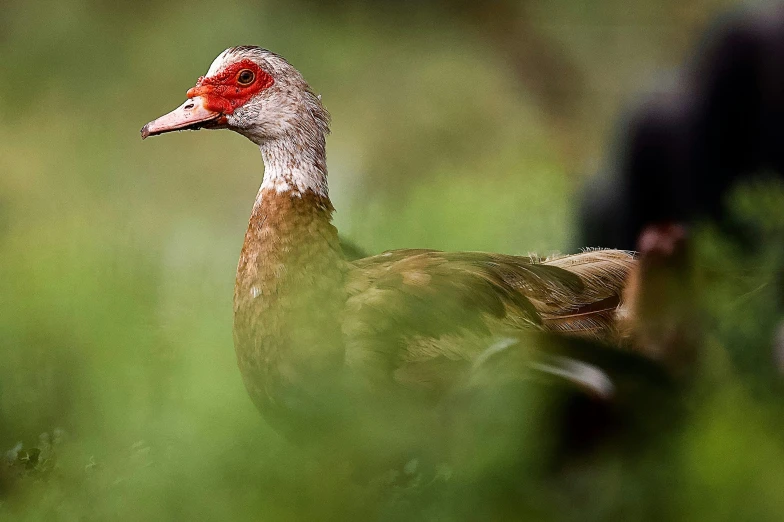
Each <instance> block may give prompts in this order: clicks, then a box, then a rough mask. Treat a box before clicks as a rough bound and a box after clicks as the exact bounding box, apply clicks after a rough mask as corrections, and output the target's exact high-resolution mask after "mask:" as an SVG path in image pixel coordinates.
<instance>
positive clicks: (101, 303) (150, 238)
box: [0, 0, 784, 521]
mask: <svg viewBox="0 0 784 522" xmlns="http://www.w3.org/2000/svg"><path fill="white" fill-rule="evenodd" d="M721 4H722V3H721V2H708V1H703V2H695V3H682V2H674V1H672V2H661V3H643V2H638V3H635V4H632V5H631V6H630V5H629V4H628V3H627V2H620V1H603V2H599V3H598V4H597V6H596V9H593V8H591V9H589V8H588V7H587V6H584V5H583V3H581V2H569V1H566V2H560V3H558V4H553V3H550V2H543V1H542V2H534V1H529V2H524V3H521V4H520V6H519V12H520V13H522V14H521V16H523V15H524V18H525V20H526V21H527V24H528V27H531V28H533V29H536V31H538V33H539V34H540V35H541V37H542V39H543V41H544V42H545V43H544V44H543V45H545V44H546V45H550V46H552V47H553V48H555V49H558V50H559V52H560V53H561V54H563V55H565V56H566V57H567V58H568V60H569V62H570V63H571V64H572V66H573V67H575V68H576V69H577V70H578V71H580V75H579V77H580V78H581V80H580V82H579V84H569V85H567V86H566V87H565V89H566V92H567V95H568V97H569V98H570V99H573V100H574V104H575V105H574V109H573V110H570V111H568V113H567V114H566V116H564V115H563V114H560V113H559V116H557V117H554V116H553V112H552V111H548V110H547V108H546V107H543V106H542V105H541V103H540V102H539V101H538V100H537V98H536V97H534V96H533V95H531V93H530V92H529V91H528V90H527V89H526V82H527V81H529V80H530V81H533V80H535V78H525V77H520V75H519V74H518V73H517V72H516V70H515V69H513V68H511V67H510V66H509V62H508V61H506V60H505V58H504V56H503V55H502V54H501V53H500V52H498V49H497V48H496V47H494V43H493V42H494V40H493V38H491V37H489V36H488V35H487V34H483V33H482V32H481V31H479V30H477V29H476V28H475V27H473V26H472V25H471V23H470V21H468V22H467V21H466V20H464V19H461V18H460V17H458V16H455V15H454V13H453V11H452V10H450V7H449V3H445V2H433V3H432V5H431V4H428V6H427V7H425V6H422V7H417V6H413V5H409V4H405V5H404V7H399V8H392V7H390V5H389V4H388V3H386V2H378V3H374V2H356V3H352V4H350V5H348V6H340V5H338V4H332V3H330V4H328V5H322V6H319V5H317V4H315V3H309V2H305V1H300V2H294V3H287V2H282V1H280V2H276V1H272V0H270V1H268V2H258V3H257V2H251V1H249V0H248V1H236V2H223V3H216V2H206V1H202V0H190V1H188V2H179V1H175V2H166V3H159V2H149V1H146V2H145V1H142V2H134V3H121V2H109V1H99V0H70V1H68V2H57V1H37V2H36V1H33V2H30V1H24V0H8V1H6V3H5V4H4V7H3V10H2V16H0V71H2V74H0V117H1V118H0V173H2V174H0V449H3V450H5V449H7V450H9V454H8V455H7V456H6V458H5V460H4V461H3V462H2V463H0V520H6V519H7V520H145V521H146V520H301V519H308V520H325V519H330V520H354V519H356V520H367V519H379V520H411V519H425V520H461V519H466V520H472V519H474V520H475V519H501V518H502V516H508V518H509V519H518V518H519V517H520V516H521V511H520V510H521V509H522V510H523V511H522V513H524V514H527V515H530V517H532V518H534V519H556V520H594V519H605V520H607V519H611V520H615V519H619V518H621V517H623V518H625V519H657V520H658V519H661V518H672V519H700V520H707V519H713V520H738V519H744V520H780V519H781V517H782V516H784V496H782V495H781V491H784V467H782V466H781V462H784V446H783V445H782V442H781V440H782V438H781V433H782V427H784V426H782V421H781V419H782V418H784V417H782V415H781V413H782V411H781V401H780V400H779V397H780V392H781V385H780V382H779V381H778V380H777V379H778V374H776V373H775V372H774V371H773V370H774V366H773V365H772V363H771V360H770V354H771V352H770V346H771V345H772V335H773V334H772V331H773V329H774V328H775V325H776V322H777V321H778V320H780V316H778V315H777V314H778V312H777V311H776V310H777V308H776V307H777V306H778V307H780V305H781V296H780V295H777V291H780V288H781V287H780V286H776V284H775V276H776V274H778V277H781V275H780V274H781V267H782V266H783V265H784V260H783V259H782V252H781V248H780V246H781V244H782V221H784V204H783V203H782V202H784V198H782V199H776V198H777V194H778V195H779V196H780V195H781V187H778V192H777V191H776V190H769V189H765V190H755V189H749V190H748V191H745V192H742V193H741V195H739V196H738V198H737V200H736V202H735V208H736V210H737V213H738V215H739V216H740V217H741V219H743V220H746V221H748V222H749V223H751V225H750V226H751V227H752V228H753V230H756V231H757V232H756V233H757V234H759V237H758V243H759V244H761V245H762V246H761V247H760V248H759V249H757V250H756V251H753V252H748V251H744V250H741V249H739V247H738V246H737V245H734V244H733V243H731V242H730V241H728V240H726V239H724V238H722V237H720V235H719V234H718V233H716V232H712V231H707V232H705V234H704V235H703V236H702V237H703V239H702V240H701V241H700V246H699V259H700V261H701V264H699V266H700V267H701V268H704V270H702V271H700V273H701V274H702V275H701V277H703V278H704V282H705V283H706V284H705V285H704V288H705V291H704V295H703V296H702V299H701V303H702V305H703V307H704V312H705V317H706V324H707V325H708V326H707V327H706V334H705V338H706V355H705V357H704V365H703V370H702V371H701V373H700V375H701V377H700V379H699V381H698V383H697V385H695V387H694V388H695V389H694V390H693V391H692V392H691V393H690V395H689V397H688V400H687V402H688V405H689V408H688V410H689V413H688V414H687V416H686V419H685V420H684V421H683V423H682V426H681V427H680V428H679V429H677V430H676V431H675V433H670V432H668V433H667V434H666V436H664V437H663V438H662V440H661V441H660V442H657V443H656V444H652V445H651V446H650V447H645V448H644V451H642V455H639V456H638V457H637V458H635V459H632V460H631V461H628V460H626V459H622V458H620V457H618V456H612V455H605V456H601V457H599V458H596V459H595V460H594V461H592V462H589V463H586V464H585V465H584V466H582V467H578V469H575V470H571V471H570V472H569V473H566V474H564V475H563V476H561V477H560V478H558V479H557V480H556V479H553V481H551V482H546V483H538V482H533V481H531V480H528V479H523V478H521V479H520V480H519V482H517V483H516V487H517V489H513V491H514V495H515V496H516V498H518V500H520V499H522V500H520V503H518V504H514V505H512V506H506V505H505V504H503V503H499V505H497V506H496V505H493V504H492V502H490V501H489V500H488V499H492V498H494V497H493V491H494V489H493V488H494V487H496V486H497V485H498V484H497V481H496V480H495V479H493V480H488V481H484V482H483V481H482V480H481V476H479V475H477V476H471V475H470V473H469V474H468V475H467V476H466V475H465V474H464V475H463V476H462V477H455V476H450V475H449V473H447V472H444V473H443V474H441V475H439V476H437V477H435V478H432V479H429V480H428V481H419V482H417V479H416V478H415V479H412V480H411V481H409V483H407V484H404V485H395V486H389V485H387V484H386V483H384V480H383V479H379V482H378V483H376V484H374V485H371V486H360V485H357V484H355V483H354V482H352V481H351V480H350V477H349V476H348V472H347V471H345V470H342V469H341V468H340V467H337V468H331V469H328V470H325V469H324V468H323V467H322V466H321V465H319V464H318V463H316V462H314V461H313V460H312V459H310V458H309V457H308V456H307V455H302V454H300V453H299V452H298V451H297V450H296V449H295V448H292V447H291V446H289V445H288V444H287V443H286V442H285V441H283V440H281V439H280V438H279V437H278V436H277V435H276V434H275V433H273V432H272V431H271V430H270V429H269V428H268V427H267V426H266V425H265V424H264V422H263V421H262V420H261V418H260V416H259V415H258V413H257V412H256V411H255V409H254V408H253V406H252V405H251V403H250V401H249V399H248V398H247V396H246V394H245V391H244V388H243V386H242V383H241V380H240V378H239V374H238V371H237V369H236V367H235V362H234V352H233V349H232V340H231V295H232V286H233V279H234V268H235V266H236V257H237V254H238V251H239V247H240V243H241V240H242V234H243V232H244V229H245V226H246V219H247V214H248V213H249V210H250V206H251V203H252V201H253V197H254V195H255V191H256V189H257V187H258V184H259V183H260V178H261V173H262V166H261V161H260V158H259V154H258V152H257V151H256V150H255V148H254V147H253V146H252V145H250V144H249V143H247V142H246V141H245V140H243V139H241V138H240V137H238V136H235V135H231V134H230V133H226V132H200V133H188V134H180V135H173V136H167V137H165V138H160V139H155V140H150V141H147V142H145V143H144V144H142V142H141V141H140V139H139V135H138V129H139V128H140V127H141V125H142V124H144V123H145V122H147V121H148V120H150V119H152V118H154V117H156V116H158V115H160V114H162V113H164V112H166V111H168V110H170V109H171V108H173V107H174V106H176V105H178V104H179V103H180V102H181V101H182V99H183V98H184V93H185V90H186V89H187V88H188V87H190V86H191V85H192V83H193V82H194V81H195V80H196V78H197V77H198V76H199V75H200V74H203V72H204V71H205V70H206V68H207V66H208V65H209V63H210V61H211V60H212V58H213V57H214V56H215V55H217V54H218V53H219V52H220V51H221V50H222V49H224V48H226V47H228V46H232V45H236V44H245V43H249V44H258V45H263V46H265V47H268V48H271V49H273V50H275V51H277V52H279V53H281V54H283V55H284V56H286V57H287V58H288V59H289V60H290V61H291V62H292V63H294V64H295V65H296V66H297V67H298V68H299V69H300V70H301V71H303V73H304V74H305V76H306V78H308V80H309V81H310V82H311V84H312V85H313V86H314V88H315V89H316V91H317V92H320V93H322V94H323V96H324V101H325V103H326V105H327V107H328V108H329V109H330V111H331V112H332V115H333V119H334V124H333V136H332V137H331V138H330V140H329V164H330V175H331V179H330V181H331V191H332V197H333V201H334V202H335V205H336V207H337V208H338V213H337V215H336V223H337V225H338V227H339V229H340V230H341V231H342V232H343V233H344V234H346V235H347V236H348V237H350V238H352V239H353V240H355V241H357V242H358V243H359V244H360V245H362V246H363V247H364V248H366V249H367V250H369V251H372V252H378V251H381V250H384V249H388V248H396V247H433V248H443V249H468V250H495V251H503V252H509V253H523V254H524V253H527V252H529V251H530V252H538V253H540V254H547V253H549V252H551V251H557V250H566V249H568V248H571V247H573V245H571V244H570V242H571V240H570V238H571V237H572V220H573V208H574V206H575V194H574V191H575V187H578V186H579V183H580V181H581V179H580V178H579V177H577V176H575V175H574V174H572V172H573V171H575V170H578V169H579V168H582V167H583V166H584V165H585V164H586V163H588V164H590V163H591V162H593V161H595V160H596V158H597V157H598V156H600V154H601V152H600V151H601V146H602V144H603V142H604V141H605V140H606V137H607V135H608V129H609V128H610V126H611V124H612V122H613V119H614V117H615V115H616V114H617V111H619V110H620V108H621V106H622V105H621V104H622V103H623V102H624V101H627V100H630V99H632V98H634V97H635V96H636V93H638V92H640V91H641V90H642V89H651V88H654V87H652V85H654V82H653V79H654V78H655V77H656V71H657V70H659V69H660V68H667V67H671V66H673V65H675V64H677V63H678V62H679V61H680V60H681V59H682V58H683V54H684V52H685V49H686V48H687V47H688V45H689V43H690V42H691V41H692V39H693V37H694V34H695V33H694V29H695V28H698V27H701V25H702V24H704V22H705V21H706V20H708V19H709V18H710V17H711V16H712V13H714V12H716V10H717V9H719V8H720V7H722V5H721ZM525 70H526V71H529V72H530V71H532V70H533V71H534V72H535V71H536V69H535V68H534V69H530V68H529V69H525ZM564 117H565V118H566V120H564V119H563V118H564ZM575 167H578V169H576V168H575ZM531 411H535V408H533V409H532V410H531ZM534 417H535V416H534ZM42 433H52V435H51V436H45V437H44V439H43V440H42V439H40V437H41V434H42ZM526 437H528V438H526V439H525V440H530V441H531V447H539V446H540V445H541V444H542V443H544V441H536V440H535V439H531V437H535V435H530V434H527V435H526ZM20 441H21V442H22V446H19V445H18V443H19V442H20ZM44 441H45V442H44ZM641 445H642V444H641ZM489 450H490V451H491V452H492V450H493V448H489ZM490 462H497V460H490ZM3 466H4V467H3ZM509 480H511V479H510V478H509V477H506V478H505V482H504V481H502V482H503V483H504V484H507V485H506V486H504V487H507V486H508V482H509ZM499 487H500V486H499ZM501 490H504V489H503V488H501V489H499V491H501ZM504 491H506V490H504ZM499 495H500V494H499ZM479 507H481V508H482V509H484V510H485V511H476V510H477V509H478V508H479ZM507 508H508V509H507Z"/></svg>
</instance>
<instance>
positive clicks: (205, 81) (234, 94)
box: [187, 60, 275, 115]
mask: <svg viewBox="0 0 784 522" xmlns="http://www.w3.org/2000/svg"><path fill="white" fill-rule="evenodd" d="M245 69H248V70H250V71H253V74H254V75H255V78H254V80H253V82H251V83H250V84H249V85H242V84H241V83H240V82H239V75H240V72H241V71H243V70H245ZM273 83H275V80H273V79H272V76H270V75H269V74H267V73H266V72H265V71H264V70H263V69H262V68H261V67H259V66H258V65H256V64H255V63H254V62H252V61H251V60H242V61H240V62H237V63H235V64H232V65H230V66H229V67H227V68H226V69H224V70H223V71H221V72H219V73H218V74H216V75H215V76H210V77H208V78H205V77H204V76H202V77H201V78H199V80H198V81H197V82H196V87H193V88H192V89H189V90H188V94H187V96H188V98H195V97H196V96H202V97H203V98H204V100H205V102H204V106H205V107H206V108H207V109H209V110H211V111H215V112H220V113H221V114H224V115H226V114H231V113H233V112H234V109H236V108H237V107H241V106H242V105H243V104H245V103H246V102H247V101H248V100H250V99H251V98H252V97H253V96H254V95H256V94H258V93H259V92H261V91H263V90H264V89H267V88H268V87H270V86H271V85H272V84H273Z"/></svg>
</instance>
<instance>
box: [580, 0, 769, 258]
mask: <svg viewBox="0 0 784 522" xmlns="http://www.w3.org/2000/svg"><path fill="white" fill-rule="evenodd" d="M621 132H622V136H621V137H620V144H619V149H618V150H617V151H616V152H615V157H613V158H612V159H611V160H610V165H609V166H608V169H607V172H605V173H604V175H603V176H600V177H599V178H597V179H595V180H593V181H592V182H590V184H589V185H588V187H587V193H586V195H585V197H584V199H583V205H582V230H583V232H582V241H581V244H583V245H591V246H602V247H614V248H624V249H636V248H637V239H638V236H639V235H640V234H641V233H642V231H643V229H644V227H645V226H646V225H648V224H651V223H678V222H680V223H691V222H693V221H695V220H698V219H704V218H707V219H710V220H714V221H716V222H718V223H720V224H722V225H723V227H724V228H725V230H727V231H728V232H731V233H734V234H735V235H737V236H740V237H742V231H741V230H739V228H738V225H735V224H731V223H730V222H729V221H728V219H727V217H726V214H725V208H724V203H725V199H726V197H727V193H728V191H729V190H730V189H731V188H732V187H733V186H734V185H735V184H736V183H737V182H738V181H739V180H742V179H744V178H748V177H751V176H754V175H757V174H760V173H768V174H769V173H775V175H777V176H784V6H777V7H775V8H771V9H764V10H758V11H754V12H744V13H740V14H735V15H733V16H729V17H727V18H726V19H722V20H721V21H720V23H718V24H717V25H716V26H715V27H714V28H713V29H712V30H711V31H710V32H709V33H708V37H707V38H706V39H705V41H704V43H703V45H702V46H701V48H700V49H699V50H698V52H697V53H696V60H694V63H692V64H690V65H689V66H688V67H687V68H686V70H685V71H684V73H683V74H682V77H681V79H680V82H679V84H678V85H677V86H676V87H675V88H674V89H673V90H672V91H671V92H669V93H667V94H664V95H661V96H659V97H658V98H655V99H651V100H648V101H647V102H645V103H643V104H641V105H640V106H639V107H638V108H637V109H636V110H635V111H633V114H632V116H631V117H630V118H629V120H628V122H627V123H626V125H625V126H623V127H622V128H621Z"/></svg>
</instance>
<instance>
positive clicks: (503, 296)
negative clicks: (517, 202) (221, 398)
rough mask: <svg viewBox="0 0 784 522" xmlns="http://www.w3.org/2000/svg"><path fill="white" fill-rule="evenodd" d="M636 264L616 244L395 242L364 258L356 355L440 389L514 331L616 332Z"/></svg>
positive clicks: (356, 361) (370, 371) (377, 373)
mask: <svg viewBox="0 0 784 522" xmlns="http://www.w3.org/2000/svg"><path fill="white" fill-rule="evenodd" d="M633 264H634V259H633V256H631V255H630V254H629V253H626V252H618V251H609V250H597V251H589V252H584V253H582V254H577V255H575V256H563V257H557V258H552V259H544V260H542V259H538V258H535V257H519V256H509V255H503V254H488V253H483V252H457V253H447V252H439V251H435V250H396V251H391V252H386V253H384V254H381V255H378V256H374V257H370V258H366V259H362V260H359V261H356V262H354V263H353V265H352V266H353V269H352V270H351V271H350V272H349V275H348V280H347V293H348V295H349V298H348V301H347V305H346V310H345V318H344V322H343V325H344V335H345V338H346V356H347V362H348V364H349V365H350V366H353V367H355V368H359V369H361V372H362V373H363V374H365V375H368V376H369V377H370V378H371V379H372V380H379V379H381V380H384V379H391V380H393V381H398V382H402V383H406V384H412V385H421V386H425V387H430V388H433V389H440V388H442V387H446V386H449V385H450V383H451V382H452V381H453V380H454V379H455V378H457V376H459V375H460V374H461V373H462V372H463V371H464V370H465V368H466V364H469V365H470V362H471V361H472V360H473V359H474V358H475V357H477V355H478V354H480V353H482V352H483V351H484V350H485V349H487V347H488V343H490V344H492V342H494V341H493V340H494V338H498V337H500V336H504V335H509V334H510V333H511V334H513V335H514V334H515V333H516V332H520V331H522V330H526V329H527V330H531V329H533V330H539V331H548V330H552V331H560V332H569V333H574V334H587V335H590V336H593V337H597V338H611V337H613V336H614V314H615V311H616V309H617V307H618V305H619V303H620V300H621V294H622V288H623V282H624V280H625V278H626V276H627V274H628V272H629V271H630V269H631V267H632V265H633Z"/></svg>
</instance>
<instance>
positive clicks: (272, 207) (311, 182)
mask: <svg viewBox="0 0 784 522" xmlns="http://www.w3.org/2000/svg"><path fill="white" fill-rule="evenodd" d="M261 153H262V157H263V159H264V164H265V173H264V181H263V182H262V184H261V188H260V190H259V193H258V196H257V197H256V202H255V204H254V206H253V212H252V214H251V217H250V222H249V223H248V231H247V233H246V234H245V243H244V245H243V247H242V253H241V255H240V260H239V265H238V267H237V280H236V285H235V292H234V314H235V317H234V336H235V347H236V350H237V357H238V362H239V366H240V369H241V370H242V373H243V376H244V378H245V383H246V386H247V387H248V390H249V391H250V393H251V396H252V397H253V398H254V400H255V402H256V403H257V405H258V406H259V407H260V408H262V409H265V408H266V409H269V408H272V407H273V406H272V405H274V404H275V403H281V402H282V401H284V400H287V399H285V390H286V389H292V388H296V387H298V386H302V384H303V382H307V380H308V379H312V376H313V375H314V374H318V373H320V372H328V371H330V368H332V367H334V366H336V365H340V364H342V356H343V352H342V350H343V348H342V342H341V335H340V314H341V311H342V309H343V306H344V303H345V294H344V286H343V275H344V271H345V261H344V259H343V256H342V251H341V249H340V245H339V243H338V235H337V230H336V229H335V227H334V226H332V224H331V220H332V212H333V207H332V204H331V203H330V200H329V196H328V194H327V172H326V162H325V156H324V142H323V136H321V139H320V140H319V141H318V142H317V143H316V144H315V145H314V144H313V143H312V141H310V143H308V141H306V140H301V139H290V140H279V141H276V142H272V143H268V144H264V145H262V146H261Z"/></svg>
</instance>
